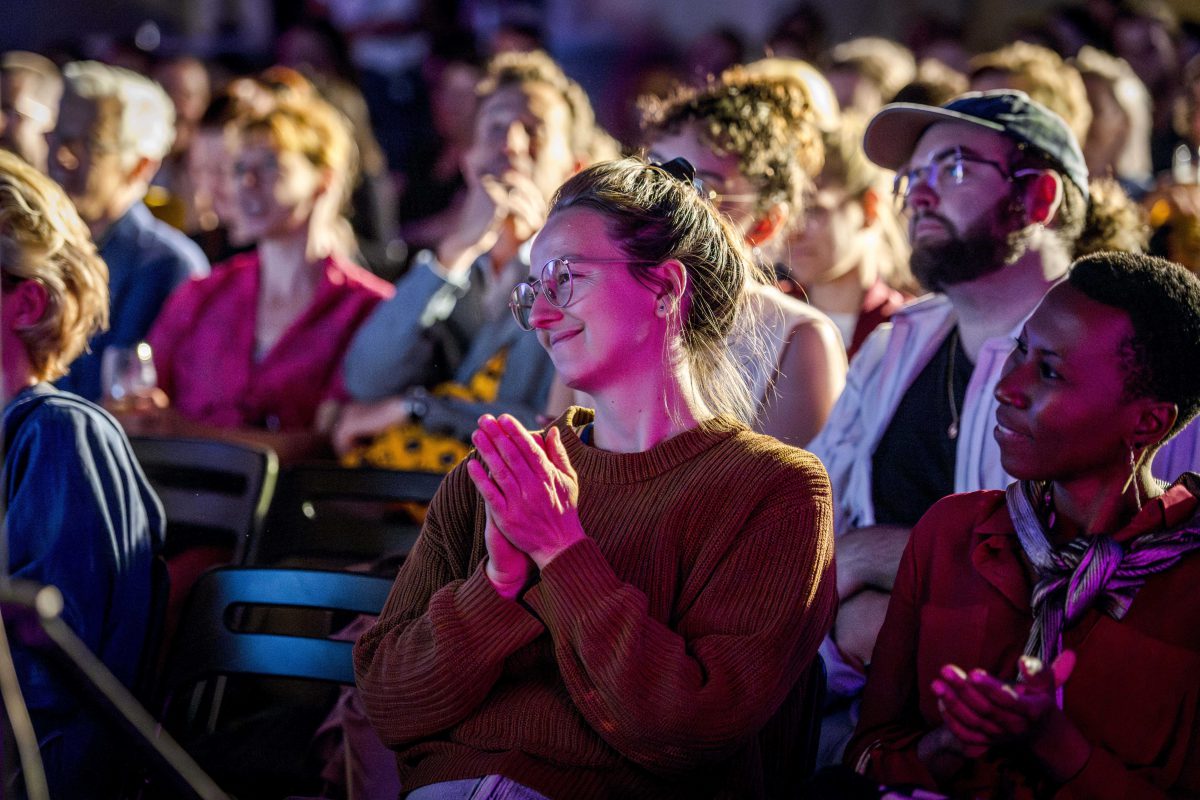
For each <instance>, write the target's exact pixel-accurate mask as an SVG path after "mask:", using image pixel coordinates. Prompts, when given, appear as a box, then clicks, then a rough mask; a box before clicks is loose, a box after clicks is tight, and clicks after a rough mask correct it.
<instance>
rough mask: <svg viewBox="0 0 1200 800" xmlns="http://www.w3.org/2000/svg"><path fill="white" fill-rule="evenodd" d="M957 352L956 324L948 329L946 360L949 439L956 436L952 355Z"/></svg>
mask: <svg viewBox="0 0 1200 800" xmlns="http://www.w3.org/2000/svg"><path fill="white" fill-rule="evenodd" d="M957 354H958V326H957V325H955V326H954V330H952V331H950V358H948V359H947V360H946V400H948V401H949V403H950V426H949V427H948V428H946V435H947V436H949V437H950V441H954V440H955V439H957V438H958V400H957V399H955V397H954V357H955V356H956V355H957Z"/></svg>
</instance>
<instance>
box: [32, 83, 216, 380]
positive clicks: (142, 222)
mask: <svg viewBox="0 0 1200 800" xmlns="http://www.w3.org/2000/svg"><path fill="white" fill-rule="evenodd" d="M63 82H64V89H63V95H62V100H61V102H60V104H59V111H58V123H57V124H56V125H55V127H54V130H52V131H50V133H49V134H48V136H47V138H46V141H47V144H48V146H49V160H48V165H49V174H50V177H51V178H53V179H54V180H55V181H56V182H57V183H58V184H59V185H61V186H62V187H63V189H65V190H66V192H67V195H68V196H69V197H70V198H71V200H72V202H74V203H75V207H76V209H78V211H79V216H80V217H81V218H82V219H83V221H84V223H85V224H86V225H87V226H88V228H89V230H90V231H91V235H92V239H93V240H94V241H96V242H97V246H98V247H99V249H100V256H101V258H103V259H104V262H105V263H106V264H108V270H109V299H110V311H109V320H110V327H109V329H108V330H107V331H106V332H104V333H101V334H98V335H97V336H96V337H95V338H94V339H93V340H92V341H91V342H90V343H89V347H88V349H87V350H85V351H84V352H83V353H82V354H81V355H80V356H79V358H78V359H77V361H78V363H76V364H75V365H73V367H72V369H71V372H70V374H68V375H67V376H65V377H64V378H63V379H62V380H60V382H59V384H58V385H59V386H60V388H63V389H66V390H67V391H71V392H75V393H76V394H79V395H81V396H83V397H86V398H87V399H89V400H93V401H98V400H99V399H100V398H101V395H102V387H101V385H100V378H101V375H100V365H101V362H102V360H103V357H104V351H105V350H106V349H107V348H109V347H135V346H136V345H137V344H138V343H139V342H140V341H142V340H143V339H145V338H146V333H147V332H148V331H149V330H150V326H151V325H152V324H153V322H154V319H155V317H157V316H158V312H159V310H160V309H161V308H162V305H163V303H164V302H165V301H166V299H167V296H168V295H170V293H171V292H172V291H173V290H174V289H175V287H177V286H178V285H179V284H181V283H182V282H183V281H185V280H187V278H188V277H189V276H193V277H199V276H203V275H207V274H208V272H209V263H208V259H207V258H205V256H204V253H203V252H201V250H200V248H199V247H198V246H197V245H196V244H195V243H194V242H192V241H191V240H190V239H188V238H187V237H186V236H184V235H183V234H182V233H180V232H179V231H177V230H175V229H174V228H172V227H171V226H170V225H167V224H166V223H164V222H161V221H159V220H157V219H155V218H154V217H153V215H152V214H151V213H150V209H149V208H147V207H146V205H145V203H144V202H143V198H144V197H145V196H146V193H147V191H148V190H149V188H150V181H151V180H152V179H153V178H154V176H155V174H156V173H157V172H158V168H159V166H160V165H161V164H162V161H163V159H164V158H165V157H166V156H167V153H168V152H169V151H170V149H171V142H172V141H173V140H174V137H175V108H174V106H173V105H172V104H171V99H170V98H169V97H167V94H166V92H164V91H163V90H162V88H161V87H159V85H158V84H156V83H154V82H153V81H151V80H150V79H149V78H145V77H143V76H141V75H138V74H137V73H134V72H130V71H129V70H126V69H121V68H119V67H111V66H108V65H107V64H101V63H99V62H96V61H76V62H72V63H70V64H67V65H66V66H64V67H63Z"/></svg>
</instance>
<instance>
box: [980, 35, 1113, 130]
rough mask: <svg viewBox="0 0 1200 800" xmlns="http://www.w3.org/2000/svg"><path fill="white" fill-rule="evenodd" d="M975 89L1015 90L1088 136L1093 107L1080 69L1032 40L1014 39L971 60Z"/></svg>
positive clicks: (1073, 128)
mask: <svg viewBox="0 0 1200 800" xmlns="http://www.w3.org/2000/svg"><path fill="white" fill-rule="evenodd" d="M968 77H969V78H970V88H971V91H973V92H986V91H991V90H994V89H1016V90H1017V91H1021V92H1025V94H1027V95H1029V96H1030V98H1032V99H1033V100H1034V101H1036V102H1038V103H1041V104H1042V105H1044V106H1045V107H1046V108H1048V109H1050V110H1051V111H1053V112H1054V113H1056V114H1058V115H1059V116H1060V117H1062V118H1063V119H1064V120H1066V121H1067V125H1068V126H1069V127H1070V128H1071V132H1072V133H1073V134H1075V138H1076V139H1078V140H1079V141H1080V142H1083V141H1085V140H1086V139H1087V134H1088V128H1089V127H1091V124H1092V107H1091V105H1090V104H1089V102H1088V93H1087V89H1086V88H1085V87H1084V83H1083V77H1082V76H1081V75H1080V74H1079V70H1078V69H1076V68H1075V67H1074V66H1072V65H1071V64H1069V63H1067V62H1066V61H1063V59H1062V56H1060V55H1059V54H1058V53H1056V52H1054V51H1053V50H1051V49H1049V48H1047V47H1042V46H1041V45H1036V44H1030V43H1029V42H1013V43H1012V44H1008V45H1005V46H1004V47H1001V48H998V49H996V50H991V51H989V52H987V53H981V54H979V55H977V56H975V57H974V58H972V59H971V63H970V73H969V75H968Z"/></svg>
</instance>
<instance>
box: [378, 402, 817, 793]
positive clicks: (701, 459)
mask: <svg viewBox="0 0 1200 800" xmlns="http://www.w3.org/2000/svg"><path fill="white" fill-rule="evenodd" d="M590 418H591V417H590V412H586V411H582V410H580V409H570V410H568V412H567V413H566V414H565V415H564V416H563V418H562V419H560V420H559V421H558V422H557V423H555V424H556V425H557V426H558V427H559V428H560V430H561V431H562V433H563V441H564V444H565V445H566V449H567V453H568V455H569V457H570V459H571V463H572V465H573V466H574V467H575V469H576V471H577V473H578V475H579V483H580V497H579V515H580V520H581V522H582V523H583V528H584V531H585V532H586V533H587V534H588V537H589V538H588V539H586V540H585V541H582V542H580V543H577V544H576V545H574V546H572V547H571V548H570V549H568V550H566V551H565V552H563V553H562V554H561V555H559V556H558V557H557V558H555V559H554V561H552V562H551V563H550V564H548V565H547V566H546V568H545V569H544V570H543V571H542V572H541V575H540V578H539V580H538V581H537V583H535V584H534V585H533V586H532V587H531V588H530V589H529V590H528V591H527V592H526V593H525V595H524V596H523V598H522V599H521V601H520V602H513V601H509V600H505V599H504V598H502V597H501V596H500V595H498V594H497V593H496V592H495V590H494V589H493V588H492V585H491V583H490V582H489V581H488V579H487V576H486V575H485V573H484V570H483V566H484V563H485V562H486V550H485V547H484V539H483V530H484V510H483V502H482V500H481V499H480V497H479V495H478V493H477V492H476V491H475V488H474V486H473V485H472V484H471V482H470V479H469V478H468V477H467V474H466V470H465V469H463V468H462V465H460V467H459V468H457V469H455V470H454V471H453V472H452V473H450V475H449V476H448V477H447V478H446V480H445V482H444V483H443V484H442V487H441V489H440V490H439V491H438V494H437V496H436V497H435V498H434V500H433V503H432V505H431V507H430V512H429V516H428V518H427V520H426V523H425V529H424V531H423V533H422V535H421V538H420V540H419V541H418V543H417V545H416V547H415V548H414V551H413V553H412V554H411V555H410V556H409V558H408V560H407V561H406V562H405V564H404V567H403V568H402V569H401V571H400V575H399V577H398V578H397V579H396V585H395V587H394V588H393V589H392V594H391V596H390V597H389V599H388V602H387V605H386V606H385V607H384V610H383V613H382V615H381V616H380V618H379V621H378V623H377V624H376V625H375V627H374V628H372V629H371V630H369V631H367V632H366V633H365V634H364V635H363V636H362V637H361V638H360V639H359V641H358V643H357V645H356V648H355V669H356V673H357V678H358V687H359V689H360V691H361V693H362V696H363V700H364V703H365V706H366V709H367V713H368V715H369V716H370V718H371V721H372V723H373V724H374V726H375V728H376V730H377V731H378V732H379V734H380V736H381V738H382V739H383V741H384V743H385V744H387V745H388V746H389V747H391V748H392V749H394V750H396V751H397V758H398V763H399V767H400V774H401V780H402V782H403V785H404V788H405V789H406V790H412V789H415V788H417V787H419V786H423V785H427V784H430V783H436V782H438V781H445V780H455V779H461V778H471V777H479V776H483V775H487V774H501V775H505V776H507V777H509V778H512V779H513V780H516V781H519V782H520V783H523V784H525V785H527V786H529V787H531V788H533V789H535V790H537V791H539V792H541V793H542V794H545V795H547V796H549V797H553V798H603V797H630V798H633V797H648V798H649V797H653V798H668V797H718V796H737V797H754V796H764V795H765V793H766V792H767V791H769V790H768V789H765V788H764V786H766V785H767V784H766V783H764V781H770V780H771V776H770V775H764V772H765V771H769V768H768V770H764V762H766V761H767V760H768V759H769V758H770V757H771V755H772V754H770V753H766V752H764V751H763V749H762V748H760V747H759V740H758V737H757V734H758V733H759V732H760V731H761V730H762V729H763V728H764V726H766V725H767V723H768V721H769V720H771V718H772V716H773V715H775V714H776V712H780V716H784V715H785V712H787V711H789V710H790V709H791V706H790V703H791V701H793V700H798V701H799V702H803V699H804V698H802V697H799V693H797V692H792V691H791V690H792V689H793V687H795V686H796V684H797V682H798V681H799V679H800V678H801V677H802V675H803V673H804V671H805V670H806V669H807V668H808V666H809V665H810V664H811V662H812V660H813V658H814V656H815V654H816V652H817V647H818V645H819V644H820V641H821V638H822V637H823V636H824V635H825V633H826V632H827V631H828V630H829V628H830V626H831V624H832V622H833V615H834V609H835V606H836V602H837V601H836V588H835V585H834V584H835V582H834V574H833V535H832V506H831V499H830V490H829V481H828V478H827V476H826V474H825V470H824V468H823V467H822V466H821V464H820V462H819V461H818V460H817V459H816V458H815V457H814V456H812V455H811V454H809V453H807V452H805V451H803V450H799V449H797V448H792V447H788V446H786V445H783V444H781V443H779V442H778V441H776V440H775V439H772V438H769V437H766V436H761V435H759V434H756V433H753V432H751V431H749V430H748V429H746V428H745V427H744V426H742V425H740V424H738V423H736V422H733V421H731V420H728V419H716V420H712V421H709V422H706V423H703V424H701V425H700V426H699V427H697V428H695V429H693V430H691V431H688V432H685V433H682V434H680V435H678V436H676V437H673V438H672V439H670V440H668V441H666V442H663V443H661V444H659V445H657V446H656V447H654V448H653V449H651V450H649V451H647V452H644V453H634V454H617V453H609V452H605V451H602V450H598V449H596V448H593V447H589V446H586V445H584V444H583V443H582V442H580V440H579V438H578V436H577V435H576V432H575V428H576V426H578V425H581V424H586V423H587V422H588V421H590ZM789 692H791V697H789ZM785 699H788V700H789V707H788V708H782V706H783V705H784V701H785Z"/></svg>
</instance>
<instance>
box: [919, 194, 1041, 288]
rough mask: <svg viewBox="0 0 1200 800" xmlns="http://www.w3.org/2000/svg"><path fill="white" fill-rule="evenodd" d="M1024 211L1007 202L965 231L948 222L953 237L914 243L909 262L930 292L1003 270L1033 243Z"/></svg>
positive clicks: (948, 230)
mask: <svg viewBox="0 0 1200 800" xmlns="http://www.w3.org/2000/svg"><path fill="white" fill-rule="evenodd" d="M1023 213H1024V212H1023V210H1022V209H1020V208H1019V207H1016V205H1015V204H1014V203H1005V204H1003V206H1002V207H1001V208H1000V209H998V210H997V212H996V214H995V215H994V216H993V217H992V218H990V219H984V220H980V221H978V222H977V223H976V224H975V225H974V226H973V227H972V229H971V230H968V231H967V232H966V233H962V234H959V233H956V232H955V231H954V230H953V229H952V228H951V227H950V225H949V223H946V231H947V232H948V233H949V234H950V236H951V238H950V239H948V240H946V241H944V242H935V243H929V244H919V243H917V244H914V245H913V251H912V257H911V260H910V262H909V265H910V267H911V268H912V273H913V277H915V278H916V279H917V281H919V282H920V284H921V286H923V287H925V289H927V290H928V291H931V292H941V291H945V289H946V287H947V286H954V285H957V284H962V283H971V282H972V281H976V280H979V279H980V278H982V277H984V276H987V275H991V274H992V273H994V272H999V271H1000V270H1002V269H1004V268H1005V267H1007V266H1008V265H1009V264H1012V263H1013V262H1014V261H1016V260H1017V259H1018V258H1020V257H1021V256H1022V255H1024V253H1025V250H1026V249H1027V248H1028V246H1029V236H1028V232H1027V229H1026V228H1025V227H1024V226H1022V225H1021V221H1022V216H1023ZM938 219H941V217H938Z"/></svg>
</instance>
